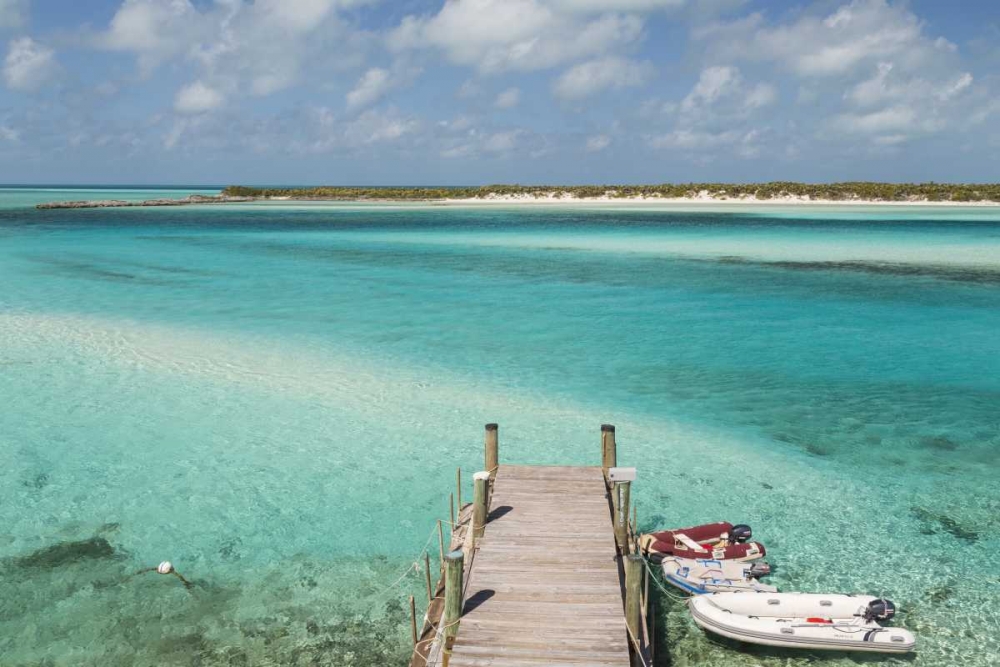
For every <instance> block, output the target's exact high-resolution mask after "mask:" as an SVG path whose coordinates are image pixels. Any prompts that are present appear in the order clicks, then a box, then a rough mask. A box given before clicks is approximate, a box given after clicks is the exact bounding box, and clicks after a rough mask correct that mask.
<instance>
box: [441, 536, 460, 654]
mask: <svg viewBox="0 0 1000 667" xmlns="http://www.w3.org/2000/svg"><path fill="white" fill-rule="evenodd" d="M464 566H465V554H464V552H463V551H462V550H461V549H456V550H455V551H449V552H448V553H447V554H445V556H444V615H443V616H442V618H441V633H442V636H441V638H442V641H443V642H444V650H445V653H446V654H450V653H451V646H452V644H453V643H454V642H455V635H457V634H458V621H459V619H460V618H461V617H462V568H463V567H464Z"/></svg>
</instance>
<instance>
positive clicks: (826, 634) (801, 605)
mask: <svg viewBox="0 0 1000 667" xmlns="http://www.w3.org/2000/svg"><path fill="white" fill-rule="evenodd" d="M688 608H689V609H690V611H691V616H692V617H694V622H695V623H697V624H698V626H699V627H701V628H702V629H703V630H706V631H708V632H712V633H715V634H717V635H721V636H723V637H728V638H730V639H736V640H739V641H744V642H748V643H751V644H764V645H765V646H780V647H783V648H804V649H820V650H828V651H866V652H871V653H908V652H909V651H912V650H913V647H914V645H915V643H916V639H915V638H914V636H913V633H911V632H910V631H908V630H904V629H902V628H892V627H883V623H886V622H888V621H889V620H890V619H891V618H892V617H893V616H894V615H895V613H896V607H895V605H893V603H892V602H889V601H888V600H882V599H880V598H876V597H870V596H867V595H826V594H822V593H711V594H708V595H696V596H694V597H692V598H690V599H689V600H688Z"/></svg>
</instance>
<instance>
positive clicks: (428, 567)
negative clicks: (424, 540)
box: [424, 551, 434, 604]
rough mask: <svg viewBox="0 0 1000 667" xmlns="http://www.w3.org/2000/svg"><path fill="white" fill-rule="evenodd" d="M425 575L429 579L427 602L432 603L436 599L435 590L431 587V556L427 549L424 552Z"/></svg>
mask: <svg viewBox="0 0 1000 667" xmlns="http://www.w3.org/2000/svg"><path fill="white" fill-rule="evenodd" d="M424 575H425V578H426V579H427V604H430V603H431V600H433V599H434V590H433V589H432V588H431V556H430V554H429V553H427V552H426V551H425V552H424Z"/></svg>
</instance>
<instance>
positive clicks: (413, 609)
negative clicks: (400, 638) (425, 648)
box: [410, 595, 417, 646]
mask: <svg viewBox="0 0 1000 667" xmlns="http://www.w3.org/2000/svg"><path fill="white" fill-rule="evenodd" d="M410 634H411V635H413V645H414V646H416V645H417V602H416V600H414V599H413V596H412V595H411V596H410Z"/></svg>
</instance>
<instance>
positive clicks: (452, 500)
mask: <svg viewBox="0 0 1000 667" xmlns="http://www.w3.org/2000/svg"><path fill="white" fill-rule="evenodd" d="M448 505H449V506H450V507H451V529H452V530H455V529H456V528H458V524H457V523H455V494H454V493H450V494H448Z"/></svg>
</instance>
